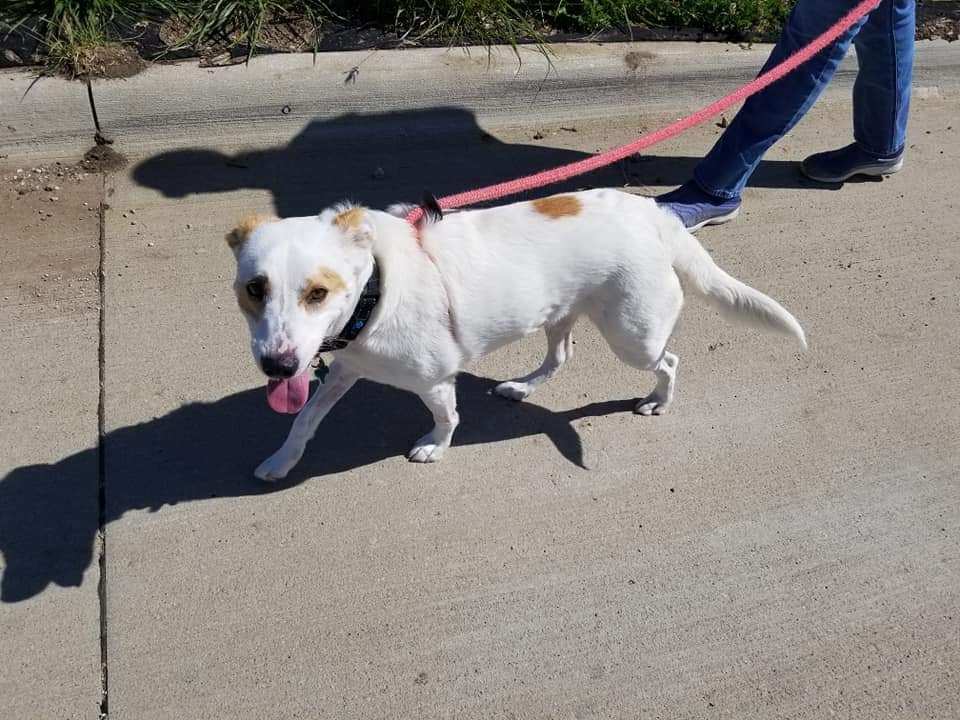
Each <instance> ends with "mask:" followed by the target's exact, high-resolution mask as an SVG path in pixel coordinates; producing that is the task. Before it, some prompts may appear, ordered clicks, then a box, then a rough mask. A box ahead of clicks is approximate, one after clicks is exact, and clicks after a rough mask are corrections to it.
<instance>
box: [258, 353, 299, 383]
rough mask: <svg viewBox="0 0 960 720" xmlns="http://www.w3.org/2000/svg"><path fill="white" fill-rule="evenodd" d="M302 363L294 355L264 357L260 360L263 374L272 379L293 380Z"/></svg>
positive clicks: (284, 354) (283, 354)
mask: <svg viewBox="0 0 960 720" xmlns="http://www.w3.org/2000/svg"><path fill="white" fill-rule="evenodd" d="M299 365H300V363H299V362H298V361H297V356H296V355H294V354H293V353H282V354H280V355H264V356H263V357H261V358H260V367H262V368H263V372H264V373H265V374H266V375H268V376H269V377H272V378H291V377H293V375H294V373H296V372H297V367H299Z"/></svg>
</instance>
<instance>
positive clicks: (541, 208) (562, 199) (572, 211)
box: [533, 195, 583, 219]
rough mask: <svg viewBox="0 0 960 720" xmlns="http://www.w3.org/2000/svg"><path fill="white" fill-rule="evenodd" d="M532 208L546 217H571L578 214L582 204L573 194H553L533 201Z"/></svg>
mask: <svg viewBox="0 0 960 720" xmlns="http://www.w3.org/2000/svg"><path fill="white" fill-rule="evenodd" d="M533 209H534V210H536V211H537V212H538V213H540V214H541V215H546V216H547V217H548V218H554V219H556V218H562V217H573V216H574V215H579V214H580V210H582V209H583V205H582V204H581V203H580V201H579V200H578V199H577V198H575V197H574V196H573V195H554V196H553V197H548V198H541V199H540V200H534V201H533Z"/></svg>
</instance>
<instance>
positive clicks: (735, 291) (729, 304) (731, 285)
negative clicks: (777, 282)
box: [663, 218, 807, 349]
mask: <svg viewBox="0 0 960 720" xmlns="http://www.w3.org/2000/svg"><path fill="white" fill-rule="evenodd" d="M671 220H673V218H671ZM663 231H664V237H665V238H666V239H667V242H668V244H669V246H670V247H671V248H672V249H673V269H674V270H676V271H677V274H678V275H679V276H680V279H681V280H683V281H684V282H685V284H686V285H687V286H688V287H690V288H691V289H693V290H695V291H696V292H698V293H700V294H701V295H703V296H704V297H705V298H707V299H708V300H710V301H711V302H713V303H714V305H716V306H717V307H718V308H719V309H720V310H721V311H723V312H725V313H727V314H730V315H732V316H734V317H737V318H739V319H740V320H745V321H747V322H751V323H753V324H756V325H761V326H763V327H768V328H771V329H773V330H776V331H777V332H781V333H783V334H785V335H791V336H792V337H795V338H796V339H797V340H798V341H799V342H800V345H801V346H802V347H803V348H804V349H806V347H807V339H806V336H805V335H804V332H803V328H802V327H800V323H799V322H797V319H796V318H795V317H794V316H793V315H791V314H790V313H789V312H787V310H786V309H785V308H784V307H783V306H782V305H780V303H778V302H777V301H776V300H774V299H773V298H770V297H767V296H766V295H764V294H763V293H762V292H760V291H759V290H754V289H753V288H752V287H750V286H749V285H747V284H746V283H742V282H740V281H739V280H737V279H736V278H735V277H732V276H730V275H728V274H727V273H725V272H724V271H723V270H721V269H720V268H719V267H718V266H717V264H716V263H715V262H714V261H713V258H712V257H710V254H709V253H708V252H707V251H706V250H704V248H703V246H702V245H701V244H700V242H699V241H698V240H697V239H696V238H695V237H694V236H693V235H691V234H690V233H689V232H688V231H687V230H686V229H685V228H683V226H682V225H680V223H679V222H677V223H676V224H674V223H673V222H671V223H670V224H669V225H666V226H665V227H664V228H663Z"/></svg>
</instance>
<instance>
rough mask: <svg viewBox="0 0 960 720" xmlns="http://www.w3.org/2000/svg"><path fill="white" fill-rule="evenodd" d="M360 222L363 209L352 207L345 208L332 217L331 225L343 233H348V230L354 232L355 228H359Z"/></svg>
mask: <svg viewBox="0 0 960 720" xmlns="http://www.w3.org/2000/svg"><path fill="white" fill-rule="evenodd" d="M362 220H363V208H361V207H352V208H347V209H346V210H344V211H342V212H340V213H339V214H338V215H337V216H336V217H334V218H333V224H334V225H336V226H337V227H338V228H340V229H341V230H343V231H344V232H349V231H350V230H355V229H356V228H358V227H360V222H361V221H362Z"/></svg>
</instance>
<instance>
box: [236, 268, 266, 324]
mask: <svg viewBox="0 0 960 720" xmlns="http://www.w3.org/2000/svg"><path fill="white" fill-rule="evenodd" d="M252 282H256V283H259V284H260V286H261V287H262V290H263V293H262V294H263V297H262V298H260V299H258V298H255V297H253V296H252V295H251V294H250V290H249V288H248V286H249V285H250V283H252ZM233 291H234V292H235V293H236V294H237V304H238V305H239V306H240V309H241V310H242V311H243V312H245V313H246V314H247V315H250V316H251V317H254V318H256V317H260V314H261V313H262V312H263V306H264V304H265V303H266V299H267V297H268V296H269V295H270V281H269V280H267V279H266V278H265V277H263V278H254V279H253V280H251V281H250V282H247V283H236V284H234V286H233Z"/></svg>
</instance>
